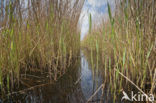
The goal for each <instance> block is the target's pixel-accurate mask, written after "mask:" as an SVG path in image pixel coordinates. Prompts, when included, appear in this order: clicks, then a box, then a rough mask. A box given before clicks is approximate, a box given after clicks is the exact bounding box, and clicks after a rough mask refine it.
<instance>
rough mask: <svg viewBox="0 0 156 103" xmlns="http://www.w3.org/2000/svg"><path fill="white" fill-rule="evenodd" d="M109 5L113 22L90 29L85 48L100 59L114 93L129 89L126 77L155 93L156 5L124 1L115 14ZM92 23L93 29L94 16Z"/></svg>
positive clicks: (131, 0) (83, 44)
mask: <svg viewBox="0 0 156 103" xmlns="http://www.w3.org/2000/svg"><path fill="white" fill-rule="evenodd" d="M107 6H108V15H109V21H106V22H103V23H102V24H101V25H100V27H99V28H98V29H92V30H91V29H90V30H89V34H88V35H87V36H86V37H85V38H84V40H83V41H82V46H83V47H85V48H87V49H88V50H90V52H91V53H90V54H91V58H92V54H93V53H92V52H94V53H96V55H97V59H98V57H99V60H98V61H99V62H102V64H103V68H105V72H106V75H108V76H107V79H109V83H110V84H111V85H112V89H113V90H112V91H114V90H117V89H119V88H120V89H124V88H126V87H129V86H128V83H127V82H128V81H125V80H124V79H125V78H123V77H121V75H120V74H122V75H124V76H125V77H126V78H129V79H130V80H131V82H133V83H134V84H135V86H137V87H138V88H141V89H142V90H144V91H145V92H146V93H153V94H155V92H154V90H155V89H156V88H155V86H152V84H155V80H156V78H155V76H154V75H155V73H154V71H155V69H156V61H155V58H156V52H155V51H156V36H155V35H156V28H155V27H156V2H155V1H154V0H148V1H147V0H120V2H118V1H116V10H115V11H113V12H112V11H111V7H110V5H109V3H108V5H107ZM89 22H90V26H91V25H92V20H91V17H90V20H89ZM90 28H91V27H90ZM92 61H93V60H91V62H92ZM95 63H96V62H95ZM96 64H97V63H96ZM125 85H127V86H126V87H125ZM115 95H116V94H114V96H115Z"/></svg>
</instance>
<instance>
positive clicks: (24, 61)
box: [0, 0, 84, 92]
mask: <svg viewBox="0 0 156 103" xmlns="http://www.w3.org/2000/svg"><path fill="white" fill-rule="evenodd" d="M83 3H84V1H83V0H75V1H70V0H66V1H58V0H6V1H4V0H1V4H0V5H1V9H0V12H1V13H0V16H1V18H0V26H1V29H0V86H1V91H2V92H3V91H5V90H4V87H5V86H7V90H10V89H11V88H12V87H15V85H16V84H18V82H19V81H20V78H21V73H27V71H29V72H34V71H37V72H38V71H39V72H45V71H47V72H48V73H49V74H48V75H49V76H48V77H49V78H50V80H57V79H58V77H59V76H62V75H63V74H64V73H65V72H66V69H67V68H68V67H69V66H70V65H71V64H72V63H73V61H74V60H73V59H76V58H75V57H77V56H78V55H79V52H80V51H79V49H80V32H79V27H78V21H79V16H80V13H81V9H82V6H83Z"/></svg>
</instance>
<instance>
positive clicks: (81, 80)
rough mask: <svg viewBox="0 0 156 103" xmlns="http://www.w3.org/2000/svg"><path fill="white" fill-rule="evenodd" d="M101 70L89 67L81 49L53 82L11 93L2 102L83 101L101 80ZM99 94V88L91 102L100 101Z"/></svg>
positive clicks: (52, 102)
mask: <svg viewBox="0 0 156 103" xmlns="http://www.w3.org/2000/svg"><path fill="white" fill-rule="evenodd" d="M101 70H102V69H98V71H97V69H95V68H91V66H90V65H89V62H88V61H87V59H86V57H85V55H84V54H83V52H82V51H81V58H80V59H79V60H78V61H77V63H75V64H74V65H72V67H71V68H70V69H69V71H67V73H66V74H65V75H64V76H63V77H61V78H60V80H59V81H57V82H56V83H55V84H47V85H44V86H41V87H37V88H34V89H33V90H29V91H26V93H24V94H16V95H12V96H10V97H9V99H6V101H4V102H9V103H10V102H19V103H85V102H86V101H87V100H88V99H89V97H90V96H92V95H93V93H94V92H95V91H96V90H97V88H98V87H99V86H100V85H101V84H102V82H103V79H104V76H103V74H102V72H101ZM101 95H102V92H101V90H100V91H99V92H98V93H97V95H95V96H94V98H92V102H93V101H94V102H96V103H97V101H101ZM107 95H109V94H108V93H107V92H106V94H105V96H104V98H106V96H107ZM104 98H103V99H104ZM103 102H106V101H103ZM107 102H108V101H107ZM107 102H106V103H107Z"/></svg>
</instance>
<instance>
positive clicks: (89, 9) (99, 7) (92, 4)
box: [80, 0, 115, 40]
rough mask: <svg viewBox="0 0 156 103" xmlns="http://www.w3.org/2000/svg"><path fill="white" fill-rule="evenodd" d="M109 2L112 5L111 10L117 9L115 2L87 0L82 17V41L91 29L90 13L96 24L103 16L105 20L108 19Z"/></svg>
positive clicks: (111, 0)
mask: <svg viewBox="0 0 156 103" xmlns="http://www.w3.org/2000/svg"><path fill="white" fill-rule="evenodd" d="M107 2H109V4H110V5H111V9H114V7H115V2H114V0H86V2H85V4H84V7H83V10H82V13H81V17H80V22H81V40H82V39H83V38H84V36H85V35H86V34H87V32H88V29H89V22H88V21H89V20H88V16H89V14H90V13H91V15H92V20H93V22H94V23H95V21H96V23H98V20H99V19H100V17H101V16H102V17H104V18H105V19H107V18H108V13H107Z"/></svg>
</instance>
